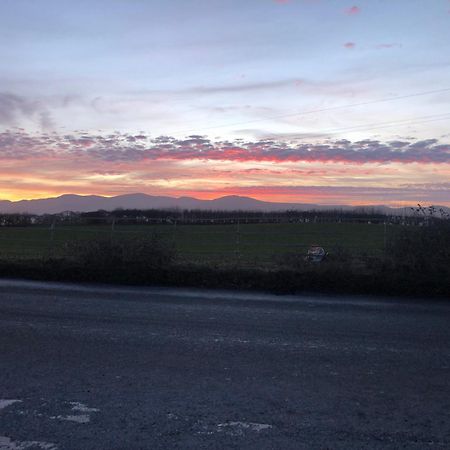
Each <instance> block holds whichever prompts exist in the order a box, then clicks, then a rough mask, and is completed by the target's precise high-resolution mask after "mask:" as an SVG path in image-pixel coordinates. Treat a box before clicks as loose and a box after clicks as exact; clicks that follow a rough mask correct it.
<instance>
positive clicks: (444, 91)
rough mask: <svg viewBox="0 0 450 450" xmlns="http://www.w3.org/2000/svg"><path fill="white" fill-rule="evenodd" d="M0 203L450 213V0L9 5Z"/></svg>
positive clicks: (0, 100) (45, 1)
mask: <svg viewBox="0 0 450 450" xmlns="http://www.w3.org/2000/svg"><path fill="white" fill-rule="evenodd" d="M0 37H1V39H0V199H7V200H19V199H31V198H43V197H50V196H56V195H61V194H65V193H73V194H100V195H107V196H112V195H119V194H124V193H133V192H143V193H147V194H151V195H170V196H176V197H179V196H186V195H188V196H194V197H197V198H205V199H206V198H216V197H220V196H223V195H229V194H236V195H246V196H251V197H254V198H258V199H261V200H268V201H283V202H301V203H305V202H313V203H322V204H389V205H393V206H401V205H410V204H412V205H414V204H416V203H418V202H420V203H424V204H427V205H429V204H439V205H447V206H450V1H449V0H355V2H352V1H346V0H239V1H238V0H165V1H162V0H77V1H74V0H39V1H37V0H1V1H0Z"/></svg>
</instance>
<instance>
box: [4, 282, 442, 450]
mask: <svg viewBox="0 0 450 450" xmlns="http://www.w3.org/2000/svg"><path fill="white" fill-rule="evenodd" d="M0 327H1V328H0V450H23V449H40V450H42V449H44V450H56V449H73V450H75V449H76V450H80V449H81V450H84V449H108V450H110V449H160V448H161V449H163V448H164V449H203V448H207V449H221V448H227V449H228V448H231V449H232V448H236V449H245V448H250V449H253V448H254V449H296V450H297V449H308V450H313V449H346V450H347V449H353V448H355V449H402V448H404V449H428V448H429V449H439V448H443V449H444V448H445V449H448V448H450V345H449V344H450V302H445V301H441V302H433V301H427V300H422V301H420V300H401V299H393V298H391V299H380V298H363V297H335V298H333V297H313V296H311V297H308V296H298V297H295V296H270V295H262V294H261V295H259V294H247V293H230V292H220V291H202V290H183V289H155V288H132V287H130V288H127V287H118V288H117V287H107V286H95V287H92V286H85V285H72V284H54V283H53V284H52V283H37V282H20V281H12V280H0Z"/></svg>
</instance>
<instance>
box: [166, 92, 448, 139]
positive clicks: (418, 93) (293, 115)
mask: <svg viewBox="0 0 450 450" xmlns="http://www.w3.org/2000/svg"><path fill="white" fill-rule="evenodd" d="M443 92H450V88H445V89H435V90H432V91H424V92H417V93H413V94H407V95H400V96H397V97H388V98H382V99H379V100H369V101H366V102H359V103H350V104H347V105H338V106H330V107H327V108H320V109H312V110H309V111H297V112H294V113H287V114H280V115H277V116H271V117H265V118H262V119H253V120H247V121H240V122H234V123H229V124H223V125H214V126H209V127H201V128H191V129H188V130H184V131H178V132H175V133H174V134H185V133H190V132H193V131H195V132H198V131H203V130H214V129H218V128H226V127H233V126H237V125H247V124H252V123H258V122H266V121H268V120H277V119H284V118H286V117H295V116H304V115H308V114H316V113H321V112H327V111H335V110H339V109H346V108H355V107H358V106H367V105H374V104H378V103H386V102H392V101H397V100H403V99H406V98H413V97H421V96H425V95H431V94H439V93H443Z"/></svg>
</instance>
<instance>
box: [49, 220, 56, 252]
mask: <svg viewBox="0 0 450 450" xmlns="http://www.w3.org/2000/svg"><path fill="white" fill-rule="evenodd" d="M55 227H56V217H54V218H53V221H52V224H51V225H50V256H52V257H53V256H54V253H55Z"/></svg>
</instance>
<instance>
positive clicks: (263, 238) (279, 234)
mask: <svg viewBox="0 0 450 450" xmlns="http://www.w3.org/2000/svg"><path fill="white" fill-rule="evenodd" d="M399 227H400V225H397V224H392V223H389V222H387V221H385V222H381V221H380V220H379V218H377V219H374V220H371V219H370V218H367V217H366V218H365V219H364V220H361V221H352V222H345V223H340V222H321V223H314V222H295V223H292V222H278V223H254V222H253V223H252V221H251V220H245V219H228V220H224V219H219V220H214V219H207V220H204V221H202V220H198V221H196V223H195V224H193V223H189V222H180V221H167V219H164V220H162V219H152V220H148V221H146V222H145V223H142V221H139V220H137V219H111V218H104V217H103V218H102V217H99V218H90V220H89V223H82V224H77V223H70V222H68V221H64V220H62V221H56V220H54V221H52V222H51V223H50V224H33V225H30V226H25V227H20V226H8V227H6V226H3V227H0V259H39V258H48V257H70V256H71V254H70V252H71V248H72V247H71V245H70V244H72V243H74V242H78V243H80V242H81V243H87V245H88V244H89V242H96V241H104V240H112V241H114V240H127V239H149V238H152V239H158V240H160V241H161V242H164V243H166V244H167V245H170V246H171V247H172V248H173V249H174V250H175V252H176V254H177V257H178V259H179V260H180V261H183V262H191V263H216V264H220V263H239V264H244V265H266V264H271V263H274V262H275V261H278V260H280V258H281V259H282V258H284V257H287V256H289V255H291V256H292V255H297V256H301V255H306V253H307V251H308V248H310V247H311V246H320V247H323V248H324V249H325V251H326V252H328V253H329V254H330V255H337V254H339V255H342V254H345V255H346V256H347V257H351V258H355V259H358V258H359V259H360V258H381V257H383V255H384V254H385V252H386V246H387V242H388V240H389V238H390V236H391V235H392V233H394V232H396V231H395V230H398V228H399Z"/></svg>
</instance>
